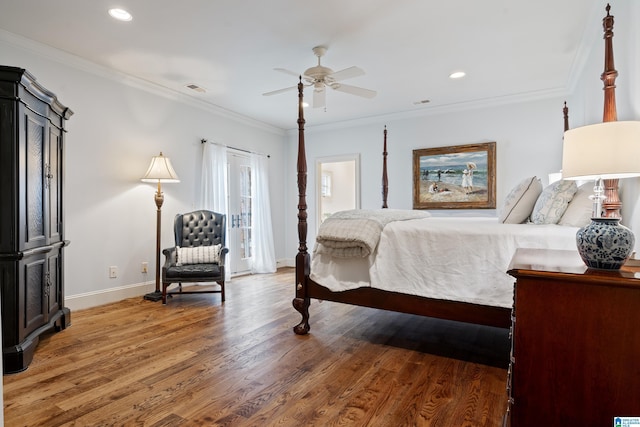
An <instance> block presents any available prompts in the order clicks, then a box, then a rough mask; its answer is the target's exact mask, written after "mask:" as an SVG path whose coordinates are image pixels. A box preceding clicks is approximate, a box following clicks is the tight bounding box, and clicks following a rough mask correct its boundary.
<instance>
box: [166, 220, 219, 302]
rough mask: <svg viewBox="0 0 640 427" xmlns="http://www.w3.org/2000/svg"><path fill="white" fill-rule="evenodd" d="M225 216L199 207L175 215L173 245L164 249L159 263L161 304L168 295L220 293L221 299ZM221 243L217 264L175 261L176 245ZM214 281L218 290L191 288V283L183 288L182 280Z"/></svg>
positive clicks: (211, 244) (183, 246)
mask: <svg viewBox="0 0 640 427" xmlns="http://www.w3.org/2000/svg"><path fill="white" fill-rule="evenodd" d="M225 221H226V218H225V215H223V214H220V213H216V212H212V211H207V210H198V211H194V212H189V213H185V214H178V215H176V217H175V220H174V226H173V227H174V229H173V232H174V235H175V241H176V245H175V246H174V247H171V248H167V249H164V250H163V251H162V253H163V254H164V256H165V262H164V265H163V266H162V303H163V304H166V303H167V295H169V296H171V295H175V294H196V293H219V294H221V299H222V302H224V297H225V296H224V261H225V257H226V255H227V253H228V252H229V249H227V248H226V247H225V230H226V228H225ZM218 244H221V245H222V249H221V250H220V261H219V262H218V263H202V264H184V265H179V264H178V263H177V254H176V246H179V247H181V248H192V247H198V246H213V245H218ZM197 282H216V283H217V284H218V285H219V286H220V290H210V288H207V289H206V290H197V291H196V290H193V289H195V288H196V287H195V286H190V287H188V288H187V289H188V290H183V289H182V283H197ZM174 283H178V288H177V289H176V290H173V291H171V292H167V288H168V287H169V286H171V284H174Z"/></svg>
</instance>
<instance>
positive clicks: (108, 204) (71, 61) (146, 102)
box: [0, 32, 285, 310]
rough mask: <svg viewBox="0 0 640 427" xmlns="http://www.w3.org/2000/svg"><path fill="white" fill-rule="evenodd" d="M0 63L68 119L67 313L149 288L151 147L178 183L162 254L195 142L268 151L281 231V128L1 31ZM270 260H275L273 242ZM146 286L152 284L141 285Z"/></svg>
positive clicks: (192, 192) (185, 204)
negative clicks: (27, 77)
mask: <svg viewBox="0 0 640 427" xmlns="http://www.w3.org/2000/svg"><path fill="white" fill-rule="evenodd" d="M0 57H1V58H2V64H3V65H11V66H18V67H22V68H26V69H27V70H29V72H31V73H32V74H33V75H34V76H35V77H36V79H37V80H38V81H39V82H40V83H41V84H42V85H43V86H44V87H46V88H47V89H49V90H50V91H52V92H53V93H55V94H56V95H57V96H58V99H59V100H60V101H61V102H62V103H63V104H64V105H66V106H68V107H69V108H71V109H72V110H73V111H74V113H75V114H74V115H73V116H72V117H71V119H70V120H69V121H68V123H67V130H68V133H67V139H66V156H65V159H66V171H65V207H64V208H65V220H66V222H65V238H66V239H68V240H70V241H71V245H70V246H69V247H68V248H67V249H66V250H65V291H66V305H67V306H68V307H70V308H71V309H72V310H74V309H78V308H83V307H85V306H91V305H96V304H100V303H105V302H109V301H110V300H111V299H112V298H116V299H117V298H120V297H122V296H132V295H131V294H133V295H142V294H143V293H144V292H145V291H148V290H150V289H151V290H152V289H153V287H154V281H155V247H156V238H155V236H156V207H155V202H154V193H155V190H156V187H155V186H154V185H151V184H144V183H142V182H140V178H141V176H142V175H143V174H144V173H145V171H146V169H147V167H148V165H149V162H150V160H151V157H152V156H154V155H157V154H158V153H159V152H160V151H162V152H163V153H164V154H165V155H166V156H167V157H169V158H170V159H171V162H172V164H173V166H174V168H175V170H176V172H177V173H178V175H179V176H180V179H181V182H180V183H178V184H166V185H165V186H163V190H164V195H165V202H164V205H163V207H162V215H163V216H162V230H163V234H162V247H163V248H164V247H168V246H171V245H172V244H173V228H172V226H173V217H174V215H175V214H176V213H178V212H186V211H188V210H191V209H193V208H197V207H198V206H197V201H198V200H199V191H200V185H199V177H200V168H201V166H200V162H201V150H202V147H201V143H200V140H201V139H202V138H206V139H208V140H210V141H216V142H219V143H222V144H225V145H229V146H233V147H237V148H242V149H248V150H252V151H256V152H260V153H265V154H270V155H271V158H270V160H269V167H270V176H269V177H270V188H271V206H272V218H273V222H274V224H273V225H274V235H275V236H279V235H282V234H283V233H284V231H283V230H284V220H283V217H284V216H283V211H282V210H283V208H282V206H283V205H284V196H283V194H282V191H280V189H281V188H283V186H284V183H283V179H284V175H283V170H284V160H285V159H284V157H283V152H284V150H283V143H284V132H282V131H281V130H279V129H276V128H272V127H269V126H266V125H264V124H260V123H257V122H253V121H251V120H248V119H243V118H241V117H237V118H236V117H234V116H232V115H228V116H227V117H225V116H223V115H221V114H219V113H218V112H217V111H214V110H213V109H212V107H207V106H206V105H204V104H200V103H197V102H194V101H191V100H189V99H188V98H187V97H184V96H182V95H179V94H170V93H168V92H166V91H160V90H159V89H157V88H153V87H150V86H145V84H143V83H141V82H135V81H132V80H131V79H130V78H127V77H125V76H122V75H119V74H116V73H113V72H111V71H107V70H105V69H101V68H99V67H97V66H96V65H94V64H90V63H87V62H85V61H83V60H80V59H79V58H76V57H72V56H70V55H67V54H64V53H62V52H60V51H55V50H52V49H49V48H46V47H44V46H42V45H38V44H35V43H32V42H30V41H27V40H24V39H20V38H18V37H16V36H13V35H11V34H8V33H1V32H0ZM276 257H277V258H282V257H284V245H283V242H282V240H281V239H279V240H278V239H277V240H276ZM143 261H147V262H148V263H149V274H147V275H144V274H142V273H141V272H140V268H141V262H143ZM163 261H164V260H163V259H161V263H162V262H163ZM109 266H117V267H118V270H119V275H118V277H117V278H115V279H110V278H109V277H108V270H109ZM145 283H152V284H151V285H147V286H146V288H143V287H141V286H140V285H141V284H145ZM114 291H115V292H114Z"/></svg>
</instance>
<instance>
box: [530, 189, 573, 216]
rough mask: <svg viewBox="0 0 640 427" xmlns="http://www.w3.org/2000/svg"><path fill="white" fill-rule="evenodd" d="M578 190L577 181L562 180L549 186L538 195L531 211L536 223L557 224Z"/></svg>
mask: <svg viewBox="0 0 640 427" xmlns="http://www.w3.org/2000/svg"><path fill="white" fill-rule="evenodd" d="M576 191H578V186H577V185H576V182H575V181H568V180H560V181H556V182H554V183H553V184H551V185H549V186H547V187H546V188H545V189H544V190H543V191H542V194H540V197H538V200H537V201H536V204H535V205H534V206H533V211H532V212H531V222H532V223H534V224H557V223H558V221H560V218H562V214H564V211H566V210H567V206H569V202H570V201H571V199H573V196H574V194H576Z"/></svg>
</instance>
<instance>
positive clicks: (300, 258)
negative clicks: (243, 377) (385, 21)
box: [293, 77, 311, 335]
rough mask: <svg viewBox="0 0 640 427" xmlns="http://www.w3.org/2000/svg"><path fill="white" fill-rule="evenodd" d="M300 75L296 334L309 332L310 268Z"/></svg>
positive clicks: (294, 305)
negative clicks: (299, 315)
mask: <svg viewBox="0 0 640 427" xmlns="http://www.w3.org/2000/svg"><path fill="white" fill-rule="evenodd" d="M303 89H304V85H303V84H302V77H300V82H299V83H298V240H299V246H298V254H297V255H296V297H295V298H294V299H293V308H295V309H296V310H297V311H298V312H299V313H300V314H301V315H302V321H301V322H300V323H299V324H297V325H296V326H294V327H293V331H294V332H295V333H296V334H298V335H305V334H306V333H307V332H309V304H310V303H311V300H310V298H309V296H308V295H307V278H308V277H309V270H310V262H311V260H310V257H309V252H308V250H307V197H306V194H307V158H306V153H305V144H304V123H305V121H304V112H303V107H302V102H303V97H304V94H303Z"/></svg>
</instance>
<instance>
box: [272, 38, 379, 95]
mask: <svg viewBox="0 0 640 427" xmlns="http://www.w3.org/2000/svg"><path fill="white" fill-rule="evenodd" d="M326 52H327V48H326V47H325V46H316V47H314V48H313V53H314V54H315V55H316V56H317V57H318V65H316V66H315V67H311V68H308V69H307V70H306V71H305V72H304V73H303V74H302V79H303V80H304V81H305V83H306V85H307V86H313V108H318V107H324V106H325V105H326V94H327V92H326V88H327V87H330V88H331V89H333V90H337V91H340V92H345V93H350V94H351V95H357V96H362V97H364V98H373V97H374V96H376V91H375V90H370V89H364V88H361V87H356V86H351V85H346V84H344V83H341V81H342V80H346V79H350V78H353V77H358V76H363V75H364V74H365V73H364V71H363V70H362V69H361V68H358V67H349V68H345V69H344V70H340V71H336V72H334V71H333V70H332V69H331V68H328V67H325V66H323V65H321V64H320V58H322V56H324V54H325V53H326ZM274 70H276V71H280V72H282V73H286V74H290V75H292V76H296V77H298V76H299V74H298V73H294V72H293V71H289V70H286V69H284V68H274ZM296 88H297V86H291V87H287V88H284V89H278V90H274V91H272V92H267V93H263V95H264V96H271V95H276V94H279V93H283V92H287V91H290V90H293V89H296Z"/></svg>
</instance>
